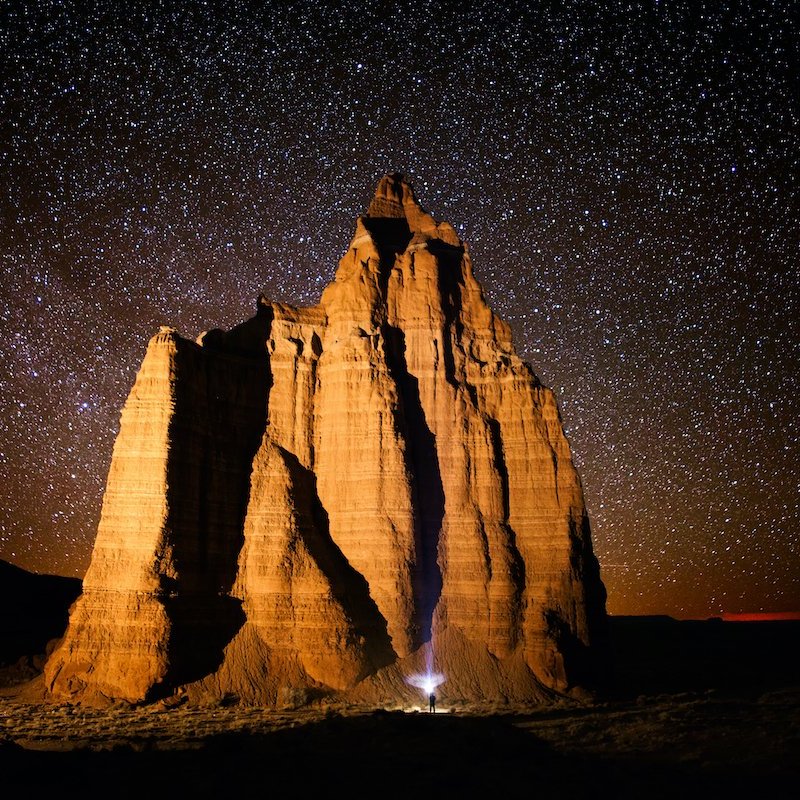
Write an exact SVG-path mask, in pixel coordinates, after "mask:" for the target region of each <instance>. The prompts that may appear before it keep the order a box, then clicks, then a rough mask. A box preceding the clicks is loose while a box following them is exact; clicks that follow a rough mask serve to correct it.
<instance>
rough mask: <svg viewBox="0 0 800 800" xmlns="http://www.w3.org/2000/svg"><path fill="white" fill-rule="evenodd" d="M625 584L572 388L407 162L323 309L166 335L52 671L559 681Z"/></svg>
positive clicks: (151, 353) (154, 678)
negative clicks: (561, 384) (607, 573)
mask: <svg viewBox="0 0 800 800" xmlns="http://www.w3.org/2000/svg"><path fill="white" fill-rule="evenodd" d="M604 603H605V592H604V589H603V585H602V583H601V581H600V576H599V569H598V564H597V561H596V559H595V557H594V555H593V553H592V548H591V541H590V533H589V523H588V519H587V515H586V510H585V507H584V502H583V496H582V490H581V484H580V479H579V477H578V474H577V472H576V470H575V467H574V466H573V463H572V459H571V455H570V449H569V444H568V443H567V440H566V439H565V437H564V433H563V430H562V426H561V421H560V418H559V413H558V409H557V407H556V403H555V399H554V397H553V394H552V392H551V391H550V390H549V389H547V388H545V387H544V386H542V385H541V384H540V382H539V381H538V379H537V378H536V376H535V375H534V373H533V372H532V370H531V368H530V367H529V366H528V365H527V364H525V363H524V362H523V361H521V360H520V359H519V357H518V356H517V355H516V353H515V351H514V348H513V346H512V343H511V331H510V329H509V327H508V325H507V324H506V323H505V322H503V321H502V320H500V319H498V317H496V316H495V315H494V314H493V313H492V311H491V309H490V308H489V307H488V305H487V304H486V301H485V299H484V297H483V293H482V290H481V287H480V285H479V284H478V282H477V281H476V280H475V277H474V276H473V273H472V265H471V262H470V257H469V254H468V251H467V248H466V246H465V245H464V244H462V242H461V241H460V240H459V238H458V236H457V235H456V233H455V231H454V229H453V228H452V227H451V226H450V225H449V224H447V223H444V222H442V223H437V222H436V221H435V220H434V219H433V217H431V216H430V215H429V214H427V213H426V212H425V211H424V210H423V209H422V208H421V207H420V206H419V204H418V203H417V201H416V199H415V197H414V194H413V192H412V189H411V187H410V186H409V185H408V184H407V183H406V182H405V181H404V180H403V179H402V177H401V176H399V175H388V176H386V177H384V178H383V179H382V180H381V181H380V183H379V185H378V188H377V191H376V194H375V197H374V199H373V200H372V203H371V204H370V206H369V209H368V211H367V213H366V214H365V215H364V216H362V217H360V218H359V219H358V221H357V223H356V233H355V237H354V238H353V241H352V243H351V245H350V248H349V250H348V252H347V253H346V255H345V256H344V257H343V258H342V260H341V262H340V264H339V269H338V271H337V273H336V278H335V280H334V281H333V283H332V284H330V285H329V286H328V287H327V288H326V289H325V291H324V292H323V294H322V299H321V302H320V304H319V305H318V306H315V307H313V308H293V307H290V306H287V305H284V304H281V303H275V302H268V301H267V300H265V299H264V298H263V297H261V298H259V301H258V309H257V314H256V316H255V317H253V318H252V319H250V320H248V321H247V322H244V323H243V324H241V325H239V326H238V327H236V328H233V329H232V330H230V331H228V332H223V331H210V332H208V333H206V334H204V335H202V336H201V337H200V338H199V339H198V341H197V342H192V341H189V340H186V339H183V338H181V337H180V336H179V335H178V334H177V333H176V332H175V331H174V330H172V329H170V328H162V329H161V331H160V332H159V333H158V334H156V336H154V337H153V339H152V340H151V341H150V344H149V346H148V348H147V353H146V355H145V358H144V361H143V363H142V366H141V369H140V370H139V373H138V375H137V378H136V382H135V384H134V386H133V389H132V390H131V393H130V396H129V397H128V400H127V402H126V404H125V407H124V409H123V412H122V418H121V425H120V432H119V436H118V438H117V441H116V444H115V447H114V454H113V459H112V464H111V469H110V473H109V477H108V483H107V487H106V493H105V497H104V501H103V510H102V515H101V519H100V525H99V530H98V534H97V541H96V544H95V548H94V552H93V555H92V561H91V565H90V567H89V571H88V572H87V574H86V578H85V580H84V586H83V595H82V596H81V597H80V599H79V600H78V601H77V602H76V604H75V606H74V608H73V610H72V614H71V617H70V623H69V627H68V629H67V632H66V635H65V637H64V639H63V641H62V642H61V644H60V646H59V647H58V648H57V649H56V651H55V652H54V653H53V655H52V656H51V658H50V660H49V662H48V663H47V666H46V671H45V675H46V685H47V690H48V692H49V693H50V694H51V696H53V697H55V698H61V699H73V700H76V701H82V702H96V701H102V700H105V699H115V698H119V699H124V700H127V701H130V702H138V701H144V700H147V699H152V698H156V697H159V696H165V695H168V694H170V693H172V692H175V691H180V692H185V693H188V695H189V696H190V697H193V698H197V699H200V698H204V697H212V698H214V697H216V698H219V697H225V696H231V697H236V698H238V699H240V700H241V701H243V702H252V703H259V704H276V703H277V704H281V703H291V702H298V698H299V699H300V700H302V699H303V698H314V697H322V696H327V697H336V698H342V699H345V700H348V701H351V702H365V703H366V702H369V703H400V702H407V701H409V700H410V699H411V698H413V697H415V696H417V694H418V690H416V689H413V688H412V687H410V686H409V685H408V683H407V682H406V680H405V679H406V678H407V677H408V675H410V674H411V673H413V672H419V671H424V670H425V669H426V668H431V667H432V666H433V667H434V668H435V669H436V671H437V672H441V673H442V674H444V676H445V678H446V683H445V684H444V685H443V686H442V687H441V690H440V692H441V697H442V699H443V700H445V701H446V700H449V701H451V702H456V701H459V700H463V701H490V702H493V701H512V702H529V701H541V700H545V699H547V698H548V697H551V696H553V694H554V693H555V692H566V691H570V690H572V689H574V688H576V687H583V686H587V685H591V683H592V681H593V679H594V678H595V677H596V676H597V671H598V669H600V668H601V667H602V661H603V647H602V643H603V636H604V627H605V609H604Z"/></svg>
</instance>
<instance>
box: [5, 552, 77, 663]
mask: <svg viewBox="0 0 800 800" xmlns="http://www.w3.org/2000/svg"><path fill="white" fill-rule="evenodd" d="M80 592H81V581H80V579H79V578H63V577H61V576H58V575H38V574H36V573H33V572H28V571H27V570H24V569H21V568H20V567H17V566H14V565H13V564H9V563H8V562H7V561H2V560H0V666H7V665H10V664H14V663H16V662H17V661H19V659H20V658H24V657H32V656H38V655H42V654H43V653H44V652H45V648H46V647H47V642H48V641H49V640H50V639H54V638H58V637H60V636H61V635H62V634H63V633H64V629H65V628H66V626H67V612H68V610H69V607H70V605H71V604H72V602H73V601H74V600H75V598H76V597H77V596H78V595H79V594H80Z"/></svg>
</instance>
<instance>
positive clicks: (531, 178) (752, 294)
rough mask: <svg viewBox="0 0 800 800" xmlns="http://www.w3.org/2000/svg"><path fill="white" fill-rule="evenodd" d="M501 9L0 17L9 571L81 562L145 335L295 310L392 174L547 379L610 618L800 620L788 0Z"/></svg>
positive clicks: (416, 6) (4, 487) (5, 13)
mask: <svg viewBox="0 0 800 800" xmlns="http://www.w3.org/2000/svg"><path fill="white" fill-rule="evenodd" d="M498 5H502V8H500V7H496V6H495V4H494V3H488V2H477V3H473V4H470V3H461V4H457V5H456V4H452V5H448V4H442V3H437V2H426V3H407V2H391V3H374V2H373V3H370V2H366V3H358V4H355V3H354V4H347V5H343V6H342V7H341V8H339V9H337V10H335V11H330V12H326V11H325V10H324V9H322V8H320V7H317V6H315V4H314V3H280V4H277V3H276V4H272V7H271V8H270V10H269V11H264V10H263V9H262V8H261V4H255V3H254V4H251V5H248V4H246V3H240V2H228V3H220V4H218V5H216V4H212V3H207V4H206V3H202V4H199V3H188V2H187V3H175V4H172V3H166V2H144V3H141V2H135V1H134V2H124V3H123V2H99V3H89V2H86V3H70V2H59V3H55V2H44V0H39V2H29V3H10V4H9V3H4V4H3V5H2V9H0V64H1V65H2V66H1V67H0V69H2V80H0V204H2V214H1V215H0V259H2V260H1V262H0V263H1V264H2V282H1V284H0V291H2V300H1V302H0V365H1V366H2V369H0V558H4V559H6V560H9V561H12V562H14V563H17V564H19V565H21V566H24V567H26V568H29V569H35V570H39V571H51V572H59V573H63V574H73V575H74V574H77V575H82V574H83V572H84V570H85V569H86V566H87V565H88V560H89V556H90V552H91V547H92V543H93V540H94V536H95V530H96V525H97V521H98V518H99V510H100V502H101V497H102V491H103V486H104V482H105V478H106V474H107V470H108V466H109V463H110V459H111V448H112V445H113V441H114V437H115V435H116V433H117V430H118V426H119V412H120V409H121V407H122V404H123V403H124V400H125V397H126V395H127V393H128V391H129V389H130V387H131V385H132V383H133V379H134V376H135V373H136V370H137V368H138V365H139V363H140V361H141V358H142V356H143V354H144V350H145V347H146V343H147V341H148V339H149V338H150V336H151V335H152V334H153V333H155V332H156V330H157V329H158V326H159V325H161V324H170V325H174V326H175V327H177V328H178V329H179V330H180V331H181V332H182V333H183V334H184V335H186V336H189V337H191V338H194V337H195V336H196V335H197V334H198V333H199V332H200V331H203V330H207V329H209V328H212V327H226V328H227V327H230V326H232V325H234V324H236V323H238V322H239V321H241V320H243V319H245V318H247V317H249V316H251V315H252V313H253V310H254V302H255V298H256V296H257V295H258V294H259V293H260V292H264V293H265V294H266V295H267V296H268V297H270V298H272V299H277V300H282V301H286V302H290V303H294V304H303V305H308V304H313V303H316V302H317V301H318V299H319V296H320V293H321V291H322V288H323V287H324V285H325V284H326V283H327V282H329V281H330V280H331V279H332V277H333V274H334V271H335V268H336V264H337V261H338V259H339V258H340V257H341V256H342V255H343V254H344V252H345V251H346V249H347V246H348V243H349V241H350V238H351V237H352V234H353V231H354V226H355V217H356V215H358V214H359V213H363V212H364V210H365V209H366V206H367V204H368V202H369V199H370V197H371V195H372V192H373V191H374V188H375V185H376V183H377V181H378V179H379V178H380V177H381V175H382V174H384V173H385V172H387V171H390V170H399V171H401V172H403V173H405V174H406V175H407V176H408V177H409V179H410V180H411V181H412V182H413V183H414V185H415V188H416V193H417V196H418V197H419V199H420V201H421V202H422V204H423V205H424V206H425V207H426V208H427V209H428V210H429V211H430V212H431V213H433V214H434V216H435V217H436V218H437V219H445V220H448V221H449V222H451V223H453V224H454V225H455V226H456V229H457V231H458V232H459V234H460V236H461V237H462V239H464V240H465V241H467V242H468V243H469V245H470V249H471V252H472V255H473V259H474V265H475V271H476V275H477V277H478V279H479V280H480V281H481V282H482V283H483V286H484V288H485V291H486V294H487V298H488V300H489V302H490V303H491V305H492V306H493V308H494V310H495V311H496V312H497V313H498V314H500V315H501V316H502V317H504V318H505V319H507V320H508V321H509V322H510V323H511V325H512V328H513V331H514V338H515V344H516V347H517V349H518V351H519V352H520V354H521V355H522V356H523V357H524V358H525V359H526V360H528V361H529V362H530V363H531V364H532V366H533V368H534V370H535V371H536V373H537V374H538V375H539V377H540V378H541V379H542V381H543V382H544V383H546V384H547V385H550V386H552V387H553V388H554V389H555V391H556V394H557V397H558V399H559V404H560V407H561V412H562V415H563V418H564V422H565V426H566V430H567V434H568V436H569V438H570V441H571V443H572V446H573V450H574V454H575V459H576V462H577V464H578V466H579V469H580V471H581V474H582V478H583V482H584V487H585V490H586V498H587V504H588V507H589V513H590V517H591V520H592V526H593V536H594V546H595V550H596V552H597V554H598V557H599V559H600V563H601V569H602V576H603V579H604V581H605V583H606V586H607V588H608V592H609V604H608V605H609V610H610V611H611V612H612V613H616V614H623V613H669V614H672V615H673V616H679V617H684V616H700V617H703V616H708V615H711V614H718V613H720V612H722V611H733V612H736V611H758V610H766V611H787V610H797V609H800V541H799V540H800V537H798V522H800V503H799V502H798V496H799V491H798V474H799V472H800V470H799V469H798V438H799V437H798V389H800V387H799V386H798V384H799V383H800V364H798V360H799V359H798V355H800V353H799V351H800V336H798V334H799V333H800V330H798V329H799V328H800V325H798V317H800V290H799V289H798V274H797V273H798V244H799V243H800V235H799V231H798V227H799V226H798V217H799V215H798V195H797V178H798V149H797V131H798V120H799V119H800V113H799V112H798V106H797V72H796V66H793V65H792V62H791V59H792V57H793V47H796V43H797V33H798V32H797V30H796V29H795V28H794V27H793V25H794V23H793V22H792V21H791V14H790V12H791V10H792V7H793V5H794V4H793V3H792V2H791V0H785V2H781V1H777V2H763V3H756V2H741V3H737V2H730V3H724V2H713V3H711V2H709V3H704V2H699V0H686V2H666V0H664V1H663V2H653V1H652V0H651V2H641V3H640V2H631V3H593V2H567V3H563V4H562V3H547V2H543V3H535V2H531V3H504V4H498ZM529 6H530V7H529Z"/></svg>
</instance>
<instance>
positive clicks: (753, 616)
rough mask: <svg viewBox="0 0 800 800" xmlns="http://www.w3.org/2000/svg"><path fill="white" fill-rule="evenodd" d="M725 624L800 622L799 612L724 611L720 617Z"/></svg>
mask: <svg viewBox="0 0 800 800" xmlns="http://www.w3.org/2000/svg"><path fill="white" fill-rule="evenodd" d="M722 619H723V620H724V621H725V622H779V621H784V620H800V611H742V612H738V613H737V612H731V611H726V612H724V613H723V615H722Z"/></svg>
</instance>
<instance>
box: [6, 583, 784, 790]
mask: <svg viewBox="0 0 800 800" xmlns="http://www.w3.org/2000/svg"><path fill="white" fill-rule="evenodd" d="M3 577H4V581H3V587H4V589H3V591H4V593H6V592H10V591H14V592H15V598H16V601H17V609H20V608H26V609H28V611H29V613H27V614H23V613H20V612H19V611H18V612H17V613H16V614H11V613H8V614H6V615H5V618H4V620H3V622H2V624H3V634H4V635H3V637H2V643H3V646H2V651H1V652H0V662H1V663H3V664H4V665H5V666H4V668H3V669H0V683H2V688H1V689H0V770H1V772H0V775H2V778H1V779H0V780H2V786H3V788H4V790H5V791H4V793H5V792H8V794H6V796H9V797H17V796H21V795H20V793H23V795H22V796H31V797H39V796H43V795H44V794H45V793H50V792H53V793H57V794H58V795H59V796H62V797H64V796H65V797H101V796H102V797H141V796H142V795H145V794H146V795H149V796H151V797H224V796H234V795H235V794H236V793H238V792H244V791H248V790H250V791H253V792H257V793H259V794H263V795H272V796H279V797H304V796H311V795H319V794H320V793H325V794H330V795H332V796H338V795H340V794H345V795H346V796H351V797H373V796H374V797H407V796H423V795H425V794H430V795H431V796H445V797H458V796H461V797H473V796H493V797H494V796H497V797H504V796H512V795H514V796H516V795H520V796H522V795H528V796H532V797H579V796H583V795H584V794H589V793H591V794H597V793H600V794H601V796H612V797H648V798H651V797H665V798H666V797H675V796H676V794H678V793H680V794H681V795H684V796H689V797H695V796H697V797H699V796H705V797H710V798H714V797H746V796H753V795H756V796H761V797H770V798H775V797H796V796H797V791H798V789H797V786H798V779H800V670H798V655H800V648H798V639H799V638H800V622H796V621H795V622H793V621H785V622H748V623H744V622H722V621H720V620H709V621H702V622H700V621H677V620H673V619H671V618H669V617H612V618H611V620H610V622H611V634H612V647H613V658H614V674H613V678H612V680H611V682H610V683H609V684H608V685H607V686H606V687H605V688H604V689H603V690H602V691H601V692H599V693H598V694H597V695H596V696H595V697H594V699H593V700H592V701H587V702H581V703H578V702H574V701H567V700H565V701H563V702H562V703H559V704H556V705H551V706H539V707H528V708H515V707H509V706H506V705H502V704H493V705H490V704H487V705H485V706H459V707H456V708H454V707H452V706H450V705H448V702H447V696H446V686H442V687H441V694H440V703H439V713H436V714H435V715H434V714H429V713H427V712H425V711H422V710H414V709H382V708H363V707H352V706H350V707H348V706H332V705H331V706H315V707H306V708H296V709H284V710H274V709H265V708H252V707H245V706H239V705H236V704H220V705H216V706H209V707H191V706H188V705H185V704H184V705H179V706H177V707H168V706H166V705H165V704H163V703H156V704H152V705H148V706H142V707H129V706H124V705H120V706H115V707H112V708H109V709H105V710H98V709H90V708H84V707H74V706H68V705H41V704H36V703H26V702H24V700H23V699H22V698H23V697H24V695H25V688H26V686H29V683H28V682H29V681H30V680H34V681H36V680H37V673H38V672H39V671H40V668H41V662H42V654H41V652H36V650H37V649H38V650H43V648H44V645H45V644H46V638H47V636H49V635H51V634H52V633H53V631H54V629H55V630H56V632H57V629H58V627H59V625H63V624H64V622H65V620H66V616H65V615H66V606H64V605H63V604H64V602H65V601H67V602H71V601H69V597H70V596H71V593H72V592H73V591H74V588H75V587H70V586H68V585H65V584H63V583H62V584H58V585H57V589H58V591H56V592H55V594H56V595H58V602H56V601H53V602H51V603H50V604H49V605H48V603H47V602H46V597H48V596H50V595H49V594H48V592H47V591H44V592H43V591H42V587H41V585H38V586H37V587H36V589H35V591H32V593H31V594H29V595H26V594H25V591H23V590H22V589H21V588H20V586H19V585H17V584H14V582H13V580H12V579H11V578H9V576H7V575H4V576H3ZM17 577H19V576H17ZM48 591H49V590H48ZM59 592H60V593H61V594H59ZM34 597H35V598H37V599H36V603H38V611H37V612H36V613H35V614H34V613H32V612H31V611H30V610H31V609H32V608H33V607H34V606H35V605H36V603H34V600H33V598H34ZM3 599H4V600H7V598H3ZM59 604H60V605H59ZM4 607H5V608H7V609H8V608H9V605H8V603H5V604H4ZM48 614H49V616H48ZM48 619H49V627H48V626H47V624H46V622H47V620H48ZM35 626H38V628H36V629H35V630H34V628H35ZM37 631H38V633H37ZM37 636H38V638H37ZM43 640H44V641H43ZM25 650H28V651H29V652H24V651H25ZM420 700H421V701H422V698H420Z"/></svg>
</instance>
